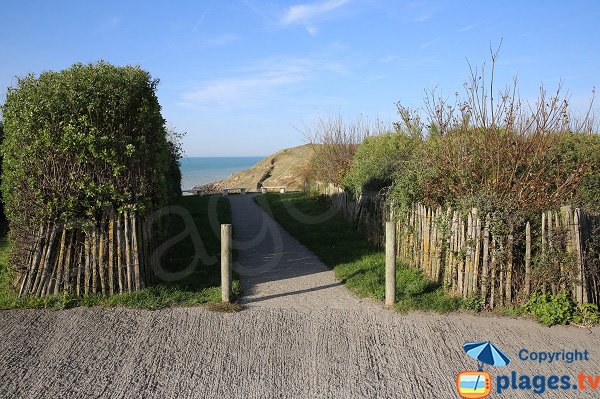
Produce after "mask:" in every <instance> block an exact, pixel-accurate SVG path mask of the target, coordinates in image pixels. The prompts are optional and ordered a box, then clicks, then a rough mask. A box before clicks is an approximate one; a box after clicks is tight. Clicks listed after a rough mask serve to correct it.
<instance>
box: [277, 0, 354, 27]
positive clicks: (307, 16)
mask: <svg viewBox="0 0 600 399" xmlns="http://www.w3.org/2000/svg"><path fill="white" fill-rule="evenodd" d="M347 2H348V0H327V1H322V2H320V3H313V4H296V5H293V6H291V7H289V8H288V10H287V12H286V13H285V15H284V16H283V17H282V18H281V21H280V22H281V23H282V24H283V25H290V24H310V23H311V21H313V20H314V19H316V18H319V17H321V16H322V15H324V14H326V13H328V12H330V11H333V10H335V9H337V8H339V7H341V6H343V5H344V4H346V3H347Z"/></svg>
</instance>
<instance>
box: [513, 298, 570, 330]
mask: <svg viewBox="0 0 600 399" xmlns="http://www.w3.org/2000/svg"><path fill="white" fill-rule="evenodd" d="M575 309H576V307H575V304H574V303H573V301H572V300H571V299H570V298H569V296H568V295H567V294H566V293H565V292H560V293H558V294H556V295H552V294H549V293H544V294H533V295H532V296H531V298H530V299H529V301H528V302H527V303H526V304H525V305H524V310H525V311H527V312H528V313H530V314H531V315H532V316H533V317H535V318H536V319H537V320H538V321H539V322H541V323H543V324H545V325H547V326H553V325H555V324H567V323H568V322H569V321H571V320H572V319H573V314H574V311H575Z"/></svg>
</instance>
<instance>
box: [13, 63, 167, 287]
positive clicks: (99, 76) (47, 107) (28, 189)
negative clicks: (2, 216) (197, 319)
mask: <svg viewBox="0 0 600 399" xmlns="http://www.w3.org/2000/svg"><path fill="white" fill-rule="evenodd" d="M157 84H158V81H157V80H154V79H152V78H151V76H150V74H149V73H148V72H146V71H144V70H142V69H141V68H139V67H131V66H126V67H115V66H112V65H110V64H107V63H105V62H99V63H97V64H89V65H82V64H75V65H73V66H72V67H71V68H69V69H66V70H63V71H60V72H44V73H42V74H41V75H39V76H37V77H36V76H34V75H28V76H25V77H24V78H21V79H19V80H18V82H17V85H16V87H13V88H10V89H9V90H8V93H7V96H6V102H5V104H4V105H3V107H2V111H3V116H4V129H5V141H4V143H3V146H2V154H3V155H4V161H3V174H2V192H3V196H4V201H5V205H6V214H7V217H8V219H9V222H10V227H11V235H12V238H13V239H12V240H11V241H12V242H13V243H14V249H13V253H12V256H11V260H12V263H13V265H14V266H16V268H17V271H18V272H20V273H21V274H22V275H23V276H25V275H26V274H27V271H28V269H29V270H30V271H31V273H29V276H30V278H33V276H34V275H35V272H36V271H37V270H40V271H41V272H42V276H41V277H37V278H36V279H35V281H29V282H28V285H27V287H29V283H31V285H32V286H33V287H35V286H37V287H38V288H37V290H36V293H38V294H39V293H44V292H46V291H47V290H48V289H49V288H48V287H47V286H46V284H53V283H54V281H56V279H55V278H50V276H51V275H54V276H56V275H57V273H58V278H59V279H60V273H62V269H61V262H62V257H61V258H60V259H59V260H58V261H57V262H56V263H51V262H50V261H49V260H48V259H46V260H45V262H43V264H40V266H43V267H39V268H38V265H37V262H38V261H39V259H37V258H36V257H35V256H33V257H32V258H31V261H30V257H29V254H30V253H31V252H32V251H33V252H35V251H38V252H39V251H40V250H41V248H43V246H44V245H46V246H47V247H48V249H47V254H49V255H52V256H56V257H59V254H58V252H59V251H58V249H57V248H58V246H59V244H58V242H59V241H60V240H61V237H60V234H58V233H56V232H57V231H60V229H61V227H60V226H66V227H67V229H76V230H77V229H83V231H79V230H77V231H76V230H73V231H72V240H73V242H74V248H75V249H77V251H79V250H81V251H83V249H82V246H83V243H82V241H83V239H84V236H85V240H87V241H86V243H85V250H86V251H87V250H88V244H90V245H92V246H91V248H92V249H91V250H92V251H94V250H95V249H94V248H95V244H93V243H95V242H97V240H96V238H94V237H96V236H95V235H94V234H96V233H93V232H92V231H91V230H89V229H90V228H92V229H100V231H101V232H102V229H103V228H106V227H105V226H106V220H107V219H106V218H108V214H107V209H115V210H116V211H117V213H118V214H119V217H121V216H122V215H123V214H124V215H125V216H124V218H125V219H127V218H130V216H131V215H133V214H144V213H147V212H148V211H150V210H152V209H155V208H157V207H159V206H161V205H162V204H165V202H166V199H167V195H168V191H169V190H168V186H167V179H166V174H167V171H168V167H169V165H168V162H169V157H171V161H172V159H173V156H174V154H171V155H170V154H169V149H168V145H167V139H166V130H165V127H164V119H163V118H162V115H161V113H160V105H159V103H158V99H157V97H156V85H157ZM125 219H124V221H123V223H125V224H127V223H133V225H131V224H130V225H129V233H131V234H136V233H135V230H136V229H138V227H137V226H136V223H137V222H136V220H135V219H133V218H130V219H131V220H130V221H129V220H125ZM132 226H133V227H132ZM126 227H127V226H126ZM86 229H88V230H86ZM38 231H40V232H41V235H42V237H40V236H39V235H38ZM132 231H133V233H132ZM44 235H46V236H47V237H45V238H44V237H43V236H44ZM69 237H70V236H69ZM90 237H91V238H90ZM46 238H47V239H46ZM66 238H67V237H65V234H62V244H61V245H63V244H65V241H67V243H68V240H66ZM132 238H134V239H135V237H132ZM100 239H101V240H102V236H101V238H100ZM109 242H110V240H109ZM36 243H40V245H36ZM67 245H68V244H67ZM100 245H101V248H102V243H101V244H100ZM140 247H141V246H140ZM60 248H62V246H60ZM67 249H70V247H68V248H67ZM67 253H71V252H68V251H67ZM73 253H75V250H74V251H73ZM49 255H48V256H49ZM60 255H62V249H61V252H60ZM88 255H93V254H92V253H90V254H88V253H86V254H83V255H82V257H81V258H79V259H83V260H85V261H86V262H87V261H88V260H89V258H88ZM73 256H75V255H73ZM46 257H47V256H46ZM91 258H92V259H91V260H92V261H96V260H97V259H96V257H95V255H94V256H91ZM126 258H127V259H129V257H126ZM73 259H74V261H75V259H76V258H73ZM80 261H81V260H80ZM102 262H103V260H100V261H99V262H98V264H97V265H96V266H99V267H100V269H99V270H98V273H96V271H94V272H93V276H94V280H96V278H97V275H99V276H100V277H102V276H103V275H104V274H103V273H106V271H105V270H103V268H104V265H102ZM134 264H136V263H134ZM51 266H56V267H57V268H58V270H51ZM90 267H95V266H93V265H89V264H88V263H86V264H85V269H86V270H85V273H86V274H85V279H86V280H87V279H88V277H89V274H88V271H89V268H90ZM80 272H81V271H80ZM90 274H92V273H90ZM69 278H73V276H65V279H69ZM140 278H141V277H140ZM94 280H92V282H89V281H86V282H85V284H86V291H87V287H88V286H89V287H90V289H91V291H92V292H95V290H96V288H98V287H99V284H100V283H99V282H98V281H97V280H96V281H94ZM77 284H78V286H79V284H80V282H79V279H78V280H77ZM59 286H60V284H59V283H56V288H57V289H58V288H59ZM64 287H65V288H66V287H68V282H66V283H65V286H64ZM130 288H131V287H130ZM102 289H103V291H104V289H105V286H104V282H103V284H102Z"/></svg>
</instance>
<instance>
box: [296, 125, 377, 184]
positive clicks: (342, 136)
mask: <svg viewBox="0 0 600 399" xmlns="http://www.w3.org/2000/svg"><path fill="white" fill-rule="evenodd" d="M376 128H377V127H375V128H374V127H373V126H371V125H370V124H369V122H368V121H367V120H365V119H362V118H359V119H357V120H356V121H353V122H346V121H344V120H343V119H342V117H341V116H336V117H329V118H319V119H318V120H317V122H316V123H315V124H314V125H313V126H306V127H305V128H304V132H303V133H304V136H305V139H306V141H307V142H308V143H310V144H311V145H312V147H313V150H314V155H313V157H312V159H311V164H310V170H309V171H307V174H308V176H306V179H307V180H308V181H312V180H318V181H321V182H324V183H333V184H335V185H336V186H338V187H339V186H341V185H342V181H343V179H344V176H345V175H346V173H347V172H348V170H349V169H350V165H351V164H352V159H353V157H354V153H355V152H356V149H357V148H358V146H359V144H360V143H362V142H363V140H364V139H365V138H366V137H368V136H370V135H371V134H372V133H373V131H374V129H376Z"/></svg>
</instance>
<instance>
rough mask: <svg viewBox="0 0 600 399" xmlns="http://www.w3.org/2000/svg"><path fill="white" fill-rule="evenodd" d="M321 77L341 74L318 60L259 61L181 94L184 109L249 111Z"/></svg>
mask: <svg viewBox="0 0 600 399" xmlns="http://www.w3.org/2000/svg"><path fill="white" fill-rule="evenodd" d="M322 73H329V74H344V73H346V70H345V68H344V66H343V65H341V64H339V63H336V62H329V61H323V60H321V59H320V58H318V57H287V58H282V57H275V58H269V59H266V60H262V61H259V62H257V63H255V64H253V65H250V66H248V67H246V68H244V69H242V70H238V71H237V73H236V74H235V75H233V76H229V77H224V78H217V79H213V80H210V81H206V82H202V83H200V84H199V85H197V86H196V87H195V88H194V89H192V90H189V91H187V92H185V93H183V95H182V97H181V101H180V102H179V105H181V106H184V107H188V108H202V107H209V108H214V107H221V108H232V107H252V106H255V105H257V104H258V103H262V102H264V100H267V99H269V98H273V97H274V96H276V95H278V94H281V93H283V92H284V91H285V90H287V89H290V88H293V87H295V86H296V85H297V84H299V83H300V82H303V81H307V80H311V79H315V78H317V77H318V76H319V75H320V74H322Z"/></svg>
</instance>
